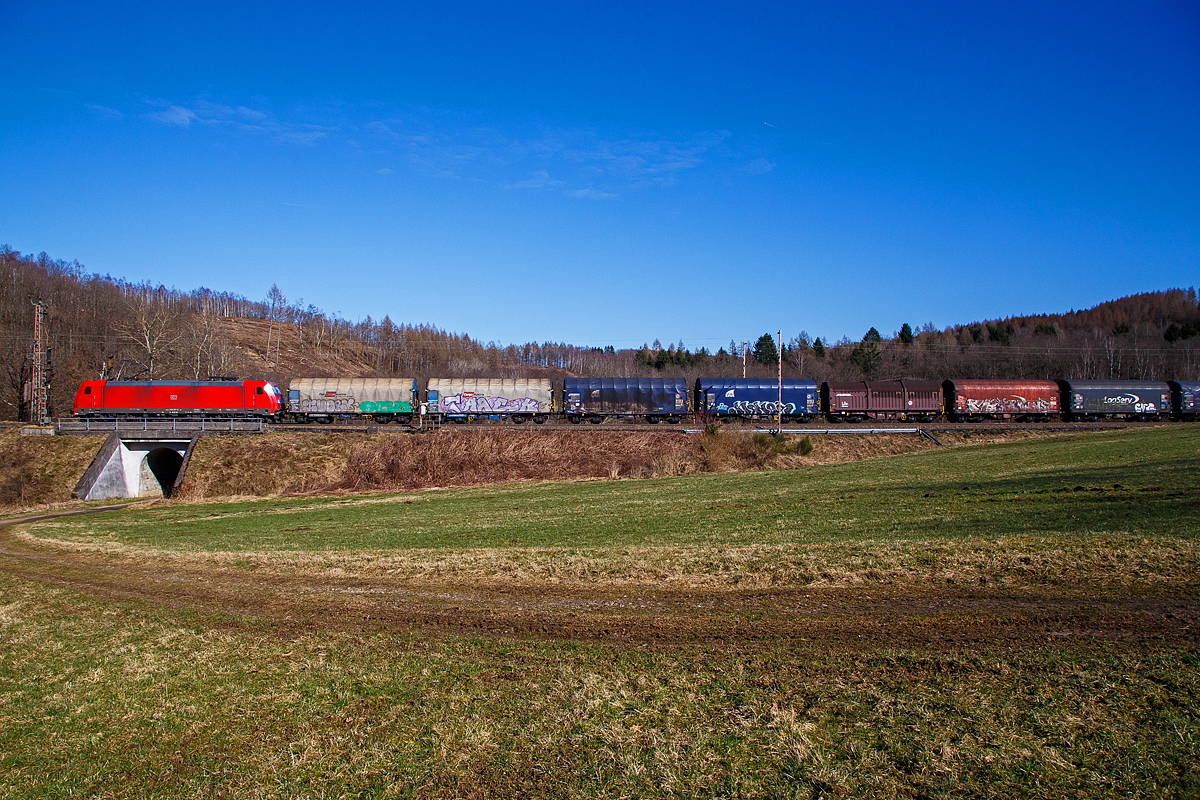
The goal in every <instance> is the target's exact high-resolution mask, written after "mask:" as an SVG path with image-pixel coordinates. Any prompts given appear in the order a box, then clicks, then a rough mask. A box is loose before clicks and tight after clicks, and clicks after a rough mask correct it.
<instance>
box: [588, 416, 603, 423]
mask: <svg viewBox="0 0 1200 800" xmlns="http://www.w3.org/2000/svg"><path fill="white" fill-rule="evenodd" d="M588 422H590V423H592V424H593V425H599V424H600V423H601V422H604V417H588Z"/></svg>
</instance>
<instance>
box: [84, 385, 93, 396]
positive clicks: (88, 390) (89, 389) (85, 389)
mask: <svg viewBox="0 0 1200 800" xmlns="http://www.w3.org/2000/svg"><path fill="white" fill-rule="evenodd" d="M83 393H84V394H91V393H92V387H90V386H85V387H83Z"/></svg>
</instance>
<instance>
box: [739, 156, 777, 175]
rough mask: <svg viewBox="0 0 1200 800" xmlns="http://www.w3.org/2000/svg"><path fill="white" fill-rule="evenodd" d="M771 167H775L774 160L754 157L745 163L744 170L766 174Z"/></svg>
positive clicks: (753, 173) (754, 173) (752, 173)
mask: <svg viewBox="0 0 1200 800" xmlns="http://www.w3.org/2000/svg"><path fill="white" fill-rule="evenodd" d="M773 169H775V162H774V161H768V160H767V159H765V158H756V159H754V160H753V161H751V162H750V163H749V164H747V165H746V172H749V173H750V174H751V175H766V174H767V173H768V172H770V171H771V170H773Z"/></svg>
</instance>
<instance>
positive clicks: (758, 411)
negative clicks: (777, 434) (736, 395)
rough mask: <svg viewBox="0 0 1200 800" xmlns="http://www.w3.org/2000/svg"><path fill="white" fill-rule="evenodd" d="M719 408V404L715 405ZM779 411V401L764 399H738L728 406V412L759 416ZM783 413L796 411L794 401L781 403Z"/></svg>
mask: <svg viewBox="0 0 1200 800" xmlns="http://www.w3.org/2000/svg"><path fill="white" fill-rule="evenodd" d="M717 408H718V410H720V408H721V407H720V406H717ZM778 411H779V403H777V402H768V401H766V400H738V401H737V402H736V403H734V404H733V405H731V406H729V413H730V414H744V415H746V416H748V417H749V416H761V415H764V414H775V413H777V412H778ZM783 413H784V414H794V413H796V404H795V403H784V404H783Z"/></svg>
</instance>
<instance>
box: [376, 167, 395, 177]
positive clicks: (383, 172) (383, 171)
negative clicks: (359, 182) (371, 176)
mask: <svg viewBox="0 0 1200 800" xmlns="http://www.w3.org/2000/svg"><path fill="white" fill-rule="evenodd" d="M375 174H376V175H391V174H392V171H391V170H390V169H389V168H387V167H383V168H382V169H377V170H375Z"/></svg>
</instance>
